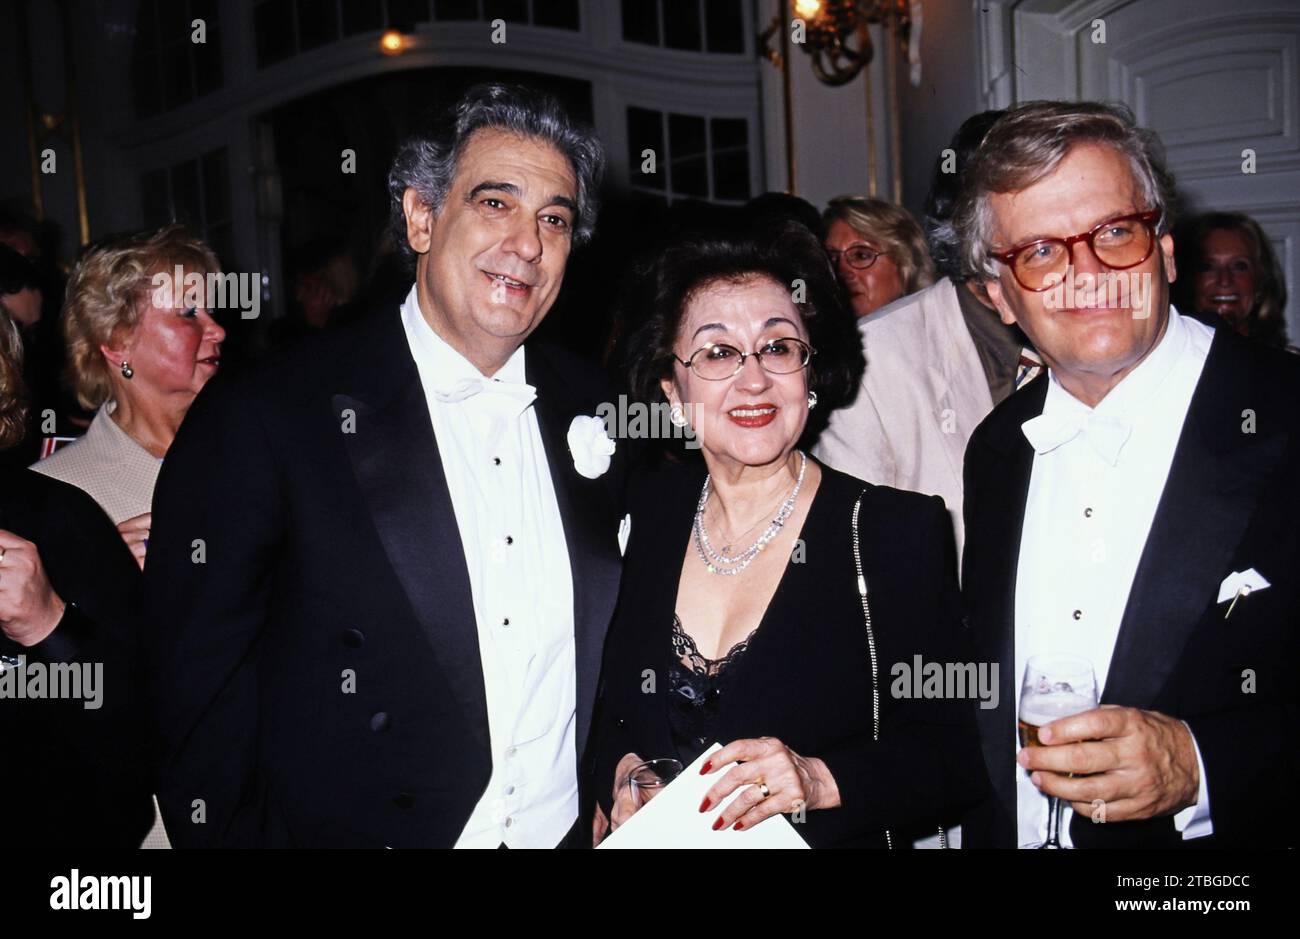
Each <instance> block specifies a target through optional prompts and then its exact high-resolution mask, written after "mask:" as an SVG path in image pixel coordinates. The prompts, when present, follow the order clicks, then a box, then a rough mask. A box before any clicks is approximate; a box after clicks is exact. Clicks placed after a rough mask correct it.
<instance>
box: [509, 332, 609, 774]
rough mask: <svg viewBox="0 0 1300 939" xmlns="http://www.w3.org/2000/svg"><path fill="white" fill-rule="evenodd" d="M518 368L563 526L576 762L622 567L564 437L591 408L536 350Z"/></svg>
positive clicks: (603, 514)
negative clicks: (533, 392) (531, 396)
mask: <svg viewBox="0 0 1300 939" xmlns="http://www.w3.org/2000/svg"><path fill="white" fill-rule="evenodd" d="M525 367H526V371H527V375H528V382H529V384H531V385H533V387H535V388H536V389H537V401H536V403H535V404H534V408H535V409H536V413H537V425H538V428H539V430H540V431H541V437H542V444H543V447H544V448H545V450H546V460H547V463H548V465H549V468H550V476H551V484H552V485H553V487H554V489H555V499H556V503H557V504H558V505H559V509H560V517H561V519H562V520H563V523H564V540H565V543H566V545H567V548H568V552H569V569H570V576H571V578H572V580H573V632H574V636H573V638H574V653H575V661H576V666H577V725H576V729H575V737H574V739H575V742H576V744H577V751H578V756H579V758H580V759H581V756H582V752H583V748H584V747H585V745H586V741H587V734H588V732H589V730H590V726H591V715H592V709H593V708H594V706H595V700H596V683H597V680H598V679H599V676H600V661H601V653H602V651H603V649H604V644H605V633H606V630H607V629H608V628H609V622H610V619H611V617H612V616H613V613H614V604H615V601H616V600H617V597H618V585H619V576H620V574H621V571H622V562H621V560H620V558H619V554H618V539H617V533H618V529H617V526H618V519H617V518H615V517H614V513H613V511H612V509H611V501H610V498H609V494H608V491H607V489H606V486H605V484H604V482H603V481H602V480H600V479H587V478H586V477H584V476H582V475H581V474H580V473H579V472H578V471H577V470H576V469H575V468H574V465H573V456H572V454H571V453H570V452H569V444H568V430H569V424H570V422H571V421H572V420H573V418H574V417H577V416H579V415H585V416H594V415H595V407H596V405H597V404H598V403H599V402H591V401H582V400H580V399H579V398H578V397H577V396H575V395H573V394H572V393H571V391H570V386H569V385H568V383H567V382H566V381H565V379H564V376H563V375H562V374H561V373H560V372H559V370H558V369H557V368H555V366H554V365H553V364H552V362H551V361H550V360H549V359H548V358H547V356H546V354H545V350H544V349H543V348H542V347H540V346H539V347H532V346H530V347H528V351H527V354H526V356H525Z"/></svg>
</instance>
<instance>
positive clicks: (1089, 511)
mask: <svg viewBox="0 0 1300 939" xmlns="http://www.w3.org/2000/svg"><path fill="white" fill-rule="evenodd" d="M1083 517H1084V518H1092V509H1091V508H1087V509H1084V510H1083Z"/></svg>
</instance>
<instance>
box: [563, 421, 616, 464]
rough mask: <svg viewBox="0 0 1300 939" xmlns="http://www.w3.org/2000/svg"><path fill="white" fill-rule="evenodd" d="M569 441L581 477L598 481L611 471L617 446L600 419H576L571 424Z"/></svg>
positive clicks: (570, 450) (574, 462)
mask: <svg viewBox="0 0 1300 939" xmlns="http://www.w3.org/2000/svg"><path fill="white" fill-rule="evenodd" d="M568 441H569V452H570V453H571V454H573V468H574V469H576V470H577V471H578V472H579V473H580V474H581V475H583V476H585V477H586V478H587V479H596V478H598V477H600V476H603V475H604V474H605V473H606V472H607V471H608V470H609V458H610V457H612V456H613V455H614V449H615V446H616V444H615V443H614V441H613V440H611V439H610V437H609V434H607V433H605V422H604V421H603V420H601V419H600V418H599V417H584V416H582V415H578V416H577V417H575V418H574V419H573V422H572V423H570V424H569V433H568Z"/></svg>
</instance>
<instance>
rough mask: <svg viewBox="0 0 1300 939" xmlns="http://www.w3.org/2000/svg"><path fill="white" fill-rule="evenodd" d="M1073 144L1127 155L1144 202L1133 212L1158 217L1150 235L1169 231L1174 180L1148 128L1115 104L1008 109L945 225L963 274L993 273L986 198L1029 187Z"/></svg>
mask: <svg viewBox="0 0 1300 939" xmlns="http://www.w3.org/2000/svg"><path fill="white" fill-rule="evenodd" d="M1080 144H1100V145H1102V146H1107V147H1111V148H1112V149H1114V150H1116V151H1118V152H1119V153H1120V154H1121V155H1123V156H1125V157H1127V158H1128V161H1129V165H1130V166H1131V167H1132V170H1133V179H1134V181H1135V182H1136V183H1137V185H1138V188H1139V190H1141V194H1142V199H1143V201H1144V202H1145V203H1146V205H1145V206H1139V208H1141V209H1142V210H1144V211H1149V210H1151V209H1155V210H1157V211H1158V212H1159V213H1160V217H1159V220H1158V221H1157V223H1156V232H1157V234H1164V233H1165V232H1167V231H1169V229H1170V228H1171V227H1172V226H1173V220H1174V218H1173V217H1174V202H1175V199H1174V180H1173V176H1172V175H1171V174H1170V173H1169V171H1168V170H1167V169H1166V168H1165V162H1164V148H1163V147H1162V146H1161V144H1160V138H1159V137H1157V136H1156V134H1155V132H1154V131H1150V130H1147V129H1146V128H1143V127H1139V126H1138V125H1137V123H1136V121H1134V119H1133V113H1132V112H1131V111H1129V109H1128V108H1126V107H1124V106H1123V105H1112V104H1102V103H1100V102H1096V101H1081V102H1072V101H1029V102H1026V103H1024V104H1021V105H1018V106H1016V107H1014V108H1011V109H1009V110H1008V111H1007V113H1006V114H1005V115H1004V116H1003V117H1001V118H999V119H998V120H997V122H995V123H994V125H993V126H992V127H991V128H990V129H989V132H988V135H987V136H986V137H985V138H984V142H983V143H982V144H980V147H979V149H978V150H976V151H975V154H974V156H972V157H971V162H970V165H969V166H968V167H967V169H966V175H965V177H964V178H963V181H962V182H963V189H962V193H961V196H960V197H959V198H958V200H957V208H956V211H955V212H954V213H953V218H952V221H951V223H950V224H951V226H952V230H951V235H952V236H953V237H956V238H957V240H958V241H959V242H960V244H961V262H962V268H963V270H964V271H965V272H966V273H967V275H968V276H973V277H976V278H978V279H980V280H987V279H993V278H996V277H997V276H998V274H999V270H998V266H997V263H996V261H995V259H994V258H992V257H991V256H990V254H989V251H990V249H991V248H992V247H993V230H994V219H993V210H992V207H991V206H990V204H989V197H990V196H991V195H993V194H994V193H1004V192H1020V191H1021V190H1023V189H1026V188H1028V187H1029V186H1032V185H1033V184H1034V183H1036V182H1038V181H1039V180H1040V179H1042V178H1043V177H1045V176H1047V175H1049V174H1050V173H1051V172H1052V171H1053V170H1055V169H1056V167H1057V166H1058V165H1059V164H1060V162H1061V161H1062V160H1063V159H1065V157H1066V155H1067V154H1068V153H1069V152H1070V151H1071V150H1072V149H1073V148H1074V147H1076V146H1078V145H1080ZM1006 247H1011V246H1010V245H1007V246H1006Z"/></svg>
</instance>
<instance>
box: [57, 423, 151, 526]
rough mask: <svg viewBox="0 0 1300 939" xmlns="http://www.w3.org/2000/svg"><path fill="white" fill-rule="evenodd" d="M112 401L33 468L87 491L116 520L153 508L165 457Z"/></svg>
mask: <svg viewBox="0 0 1300 939" xmlns="http://www.w3.org/2000/svg"><path fill="white" fill-rule="evenodd" d="M116 408H117V402H115V401H110V402H108V403H107V404H105V405H104V406H103V407H101V408H100V409H99V410H98V411H97V412H96V413H95V419H94V420H93V421H92V422H91V424H90V429H89V430H87V431H86V435H85V436H84V437H82V438H81V439H80V440H76V441H73V442H72V443H70V444H68V445H67V446H65V447H62V448H60V449H59V450H58V451H57V452H55V453H53V454H51V455H50V456H48V457H46V458H45V459H43V460H41V461H40V462H39V463H34V464H32V469H34V470H36V472H38V473H44V474H45V475H46V476H53V477H54V478H55V479H60V480H62V481H63V482H65V483H70V484H71V485H73V486H76V487H77V488H78V489H81V490H84V491H85V492H87V493H88V494H89V495H90V496H91V498H93V499H94V500H95V501H96V502H98V503H99V505H100V507H101V508H102V509H103V510H104V512H105V513H106V514H107V515H108V517H109V518H111V519H112V520H113V524H114V525H116V524H118V523H119V522H124V521H126V520H127V519H128V518H134V517H135V516H137V515H141V514H143V513H145V512H148V511H149V507H150V506H151V505H152V504H153V487H154V484H155V483H156V482H157V481H158V468H159V467H160V466H161V465H162V462H161V461H160V460H159V459H158V458H157V457H154V456H152V455H151V454H150V453H149V451H147V450H145V448H144V447H142V446H140V445H139V444H138V443H136V442H135V441H134V440H133V439H131V437H130V435H128V434H127V432H126V431H124V430H123V429H122V428H120V427H118V426H117V423H116V422H115V421H114V420H113V418H112V417H110V416H109V415H111V414H112V413H113V411H114V410H116Z"/></svg>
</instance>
